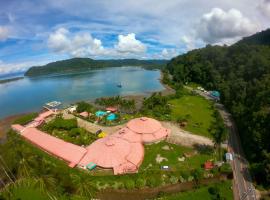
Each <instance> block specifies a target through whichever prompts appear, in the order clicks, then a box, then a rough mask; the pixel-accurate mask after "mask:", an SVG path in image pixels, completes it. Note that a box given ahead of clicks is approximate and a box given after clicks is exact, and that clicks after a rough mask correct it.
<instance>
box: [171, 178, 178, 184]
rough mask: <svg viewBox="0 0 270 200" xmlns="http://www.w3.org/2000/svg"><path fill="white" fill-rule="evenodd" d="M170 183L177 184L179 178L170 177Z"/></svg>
mask: <svg viewBox="0 0 270 200" xmlns="http://www.w3.org/2000/svg"><path fill="white" fill-rule="evenodd" d="M170 182H171V184H175V183H177V182H178V178H177V177H175V176H172V177H170Z"/></svg>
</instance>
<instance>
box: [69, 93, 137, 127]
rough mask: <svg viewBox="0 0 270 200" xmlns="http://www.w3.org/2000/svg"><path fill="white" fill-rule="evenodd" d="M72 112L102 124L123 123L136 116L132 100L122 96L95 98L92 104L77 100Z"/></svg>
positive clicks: (113, 124)
mask: <svg viewBox="0 0 270 200" xmlns="http://www.w3.org/2000/svg"><path fill="white" fill-rule="evenodd" d="M75 107H76V110H75V111H73V112H72V113H73V114H74V115H75V116H76V117H79V118H81V119H84V120H87V121H89V122H92V123H98V124H100V125H103V126H115V125H119V124H123V123H125V122H127V121H129V120H130V119H132V118H134V117H135V116H137V113H136V109H135V101H134V100H126V99H123V98H122V97H119V96H116V97H108V98H99V99H96V101H95V104H94V105H92V104H90V103H87V102H83V101H82V102H78V103H77V104H76V105H75Z"/></svg>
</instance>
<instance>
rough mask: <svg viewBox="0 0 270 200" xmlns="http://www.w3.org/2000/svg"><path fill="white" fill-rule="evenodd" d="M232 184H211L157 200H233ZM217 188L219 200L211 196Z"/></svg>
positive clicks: (214, 195) (227, 182) (215, 196)
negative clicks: (212, 191) (212, 189)
mask: <svg viewBox="0 0 270 200" xmlns="http://www.w3.org/2000/svg"><path fill="white" fill-rule="evenodd" d="M231 186H232V182H231V181H229V180H228V181H224V182H221V183H218V184H211V185H208V186H201V187H200V188H198V189H194V190H192V191H187V192H181V193H178V194H174V195H168V196H164V197H160V198H157V199H156V200H213V199H224V200H225V199H226V200H233V193H232V190H231ZM209 188H217V189H216V190H217V191H218V194H219V195H220V197H221V198H218V197H217V195H216V194H210V192H211V189H209ZM209 191H210V192H209Z"/></svg>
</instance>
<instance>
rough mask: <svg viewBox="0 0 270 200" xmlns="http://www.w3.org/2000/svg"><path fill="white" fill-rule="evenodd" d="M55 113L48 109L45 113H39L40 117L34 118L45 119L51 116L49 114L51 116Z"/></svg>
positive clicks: (36, 119) (37, 119)
mask: <svg viewBox="0 0 270 200" xmlns="http://www.w3.org/2000/svg"><path fill="white" fill-rule="evenodd" d="M53 114H55V113H54V112H53V111H52V110H48V111H46V112H44V113H41V114H39V115H38V117H36V118H35V119H34V121H43V120H45V119H46V118H47V117H49V116H51V115H53Z"/></svg>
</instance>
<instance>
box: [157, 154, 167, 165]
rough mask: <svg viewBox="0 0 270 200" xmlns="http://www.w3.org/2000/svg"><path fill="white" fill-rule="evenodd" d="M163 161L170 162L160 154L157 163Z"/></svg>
mask: <svg viewBox="0 0 270 200" xmlns="http://www.w3.org/2000/svg"><path fill="white" fill-rule="evenodd" d="M163 161H168V159H167V158H164V157H162V156H161V155H160V154H158V155H157V157H156V162H157V163H161V162H163Z"/></svg>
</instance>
